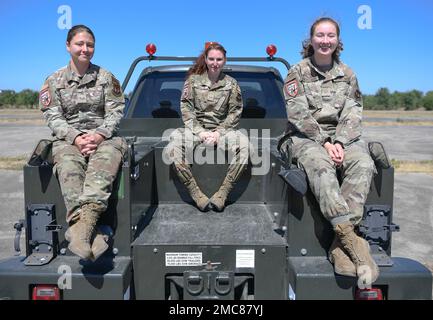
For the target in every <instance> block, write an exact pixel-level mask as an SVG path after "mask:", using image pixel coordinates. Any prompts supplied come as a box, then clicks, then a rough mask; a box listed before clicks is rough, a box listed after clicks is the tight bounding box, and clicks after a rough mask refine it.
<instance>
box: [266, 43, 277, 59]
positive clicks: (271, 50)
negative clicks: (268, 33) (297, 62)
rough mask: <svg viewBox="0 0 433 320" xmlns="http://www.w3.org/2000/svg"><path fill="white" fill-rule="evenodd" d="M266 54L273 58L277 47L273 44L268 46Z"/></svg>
mask: <svg viewBox="0 0 433 320" xmlns="http://www.w3.org/2000/svg"><path fill="white" fill-rule="evenodd" d="M266 53H267V54H268V55H269V56H271V57H273V56H274V55H275V54H276V53H277V47H276V46H274V45H273V44H270V45H269V46H267V47H266Z"/></svg>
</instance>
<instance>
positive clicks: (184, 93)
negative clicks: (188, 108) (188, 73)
mask: <svg viewBox="0 0 433 320" xmlns="http://www.w3.org/2000/svg"><path fill="white" fill-rule="evenodd" d="M188 96H189V81H185V84H184V85H183V91H182V98H181V99H182V100H183V99H188Z"/></svg>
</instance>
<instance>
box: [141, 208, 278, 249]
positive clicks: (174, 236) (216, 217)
mask: <svg viewBox="0 0 433 320" xmlns="http://www.w3.org/2000/svg"><path fill="white" fill-rule="evenodd" d="M274 229H275V225H274V222H273V218H272V214H271V212H270V211H269V209H268V207H267V206H266V205H265V204H260V203H252V204H232V205H229V206H227V207H226V209H225V210H224V211H223V212H215V211H212V210H210V211H208V212H201V211H199V210H198V209H197V208H196V207H194V206H193V205H190V204H177V203H176V204H160V205H158V206H157V207H156V210H155V212H154V214H153V217H152V220H151V221H150V223H149V225H148V226H147V227H146V228H145V229H144V231H143V232H142V233H141V235H140V236H139V237H138V238H137V239H136V241H135V243H140V244H144V243H146V244H176V245H180V244H204V245H208V244H209V245H210V244H212V245H234V244H249V245H265V244H266V245H285V239H284V238H283V237H281V236H280V235H278V234H277V233H276V232H275V231H274Z"/></svg>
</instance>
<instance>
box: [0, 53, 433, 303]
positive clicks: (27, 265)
mask: <svg viewBox="0 0 433 320" xmlns="http://www.w3.org/2000/svg"><path fill="white" fill-rule="evenodd" d="M155 50H156V48H155V46H154V45H148V46H147V51H148V55H146V56H142V57H139V58H137V59H136V60H135V61H134V62H133V64H132V65H131V67H130V69H129V72H128V74H127V76H126V78H125V80H124V82H123V86H122V87H123V89H125V88H126V86H127V84H128V82H129V80H130V78H131V75H132V73H133V72H134V70H135V69H136V66H137V65H138V63H139V62H141V61H148V62H152V61H163V65H160V66H151V67H146V68H144V69H143V70H142V71H141V74H140V75H139V77H138V80H137V83H136V84H135V86H134V89H133V91H132V93H131V94H130V96H129V98H128V102H127V108H126V111H125V116H124V119H122V121H121V124H120V135H121V136H124V137H125V139H127V141H128V153H127V155H126V156H125V158H124V161H123V164H122V167H121V168H120V170H119V173H118V177H117V179H116V181H115V185H114V191H113V194H112V196H111V198H110V202H109V208H108V210H107V212H105V214H104V215H103V216H102V218H101V219H100V220H101V221H99V225H98V227H99V228H100V229H101V230H103V231H104V232H105V233H106V234H109V235H110V237H109V244H110V249H109V250H108V251H107V252H106V253H105V254H104V255H103V256H102V257H100V258H99V259H98V260H96V261H95V262H91V261H83V260H80V258H78V257H77V256H75V255H73V254H72V253H70V252H69V251H68V250H67V242H66V241H65V237H64V233H65V231H66V229H67V224H66V222H65V214H66V209H65V206H64V202H63V198H62V194H61V191H60V188H59V184H58V181H57V179H56V176H55V175H54V174H53V164H52V158H51V154H50V148H49V146H50V143H49V141H48V140H43V141H41V142H40V143H39V144H38V146H37V147H36V148H35V152H34V153H33V154H32V157H31V158H30V160H29V162H28V163H27V164H26V165H25V166H24V169H23V170H24V195H25V204H24V206H25V210H24V219H22V220H20V221H19V222H17V223H16V224H15V226H14V227H15V229H16V238H15V244H14V245H15V249H16V250H17V252H20V246H19V245H20V237H21V233H23V230H25V232H24V233H25V234H24V235H23V237H24V238H25V255H20V256H15V257H12V258H9V259H6V260H3V261H0V298H1V299H45V300H56V299H64V300H69V299H144V300H148V299H161V300H164V299H171V300H192V299H193V300H198V299H206V300H209V299H222V300H250V299H364V300H380V299H390V300H391V299H431V298H432V297H431V295H432V275H431V273H430V272H429V271H428V269H426V268H425V267H424V266H423V265H422V264H420V263H419V262H417V261H414V260H411V259H407V258H395V257H392V250H391V249H392V248H391V247H392V246H391V244H392V241H391V240H392V232H393V231H398V226H396V225H395V224H393V222H392V221H393V219H392V217H393V190H394V169H393V168H392V167H391V166H388V165H383V163H379V162H378V163H377V171H378V173H377V174H376V175H375V176H374V178H373V182H372V184H371V191H370V194H369V196H368V200H367V203H366V204H365V210H364V211H365V214H364V217H363V220H362V223H361V225H360V227H359V231H360V233H361V235H362V236H363V237H364V238H365V239H367V240H368V242H369V243H370V246H371V248H372V251H373V255H374V258H375V260H376V262H377V263H378V265H379V266H380V277H379V279H378V280H377V281H376V282H375V283H374V284H373V286H372V287H371V288H363V287H362V286H358V283H357V280H356V279H355V278H351V277H345V276H340V275H336V274H335V273H334V272H333V267H332V265H331V263H330V262H329V261H328V259H327V251H328V248H329V246H330V245H331V242H332V239H333V231H332V228H331V226H330V224H329V223H328V222H327V221H326V220H325V219H324V218H323V216H322V214H321V213H320V210H319V207H318V204H317V203H316V200H315V199H314V196H313V195H312V193H311V192H310V191H309V190H308V185H307V181H306V178H305V174H304V173H303V172H302V170H300V169H299V168H297V167H296V165H295V164H293V163H292V162H291V160H290V159H285V158H282V156H281V155H280V153H279V152H278V151H277V143H278V138H279V137H280V135H281V134H282V133H283V132H284V129H285V127H286V124H287V120H286V111H285V102H284V97H283V93H282V88H283V80H282V77H281V75H280V73H279V71H278V70H277V69H276V68H274V67H272V66H271V65H275V64H277V63H278V64H280V63H282V64H283V65H284V66H285V67H286V68H287V69H289V67H290V64H289V63H288V62H287V61H285V60H284V59H282V58H278V57H275V52H276V48H275V47H274V46H269V47H268V48H267V53H268V56H265V57H252V58H251V57H250V58H241V57H239V58H235V57H229V58H228V64H227V65H226V66H225V69H224V72H225V73H226V74H229V75H231V76H232V77H234V78H235V79H237V81H238V83H239V85H240V87H241V90H242V96H243V101H244V110H243V113H242V119H241V121H240V128H241V129H242V130H245V131H244V132H245V133H247V134H248V135H249V138H250V141H251V144H252V146H253V148H254V157H253V156H252V157H251V161H250V163H249V165H248V168H247V170H246V172H245V173H244V174H243V176H242V178H241V180H240V181H239V182H238V184H237V185H236V187H235V189H234V190H233V192H232V193H231V194H230V198H229V203H228V206H227V207H226V209H225V210H224V211H223V212H215V211H212V210H211V211H208V212H201V211H199V210H198V209H197V208H196V207H195V206H194V205H193V202H192V199H191V198H190V197H189V195H188V193H187V191H186V189H185V188H184V187H183V185H182V183H180V181H179V180H178V179H177V177H176V174H175V173H174V171H173V170H172V167H171V166H170V165H169V164H167V163H166V162H165V161H163V156H162V154H163V150H164V147H165V146H166V145H167V142H168V141H167V136H168V132H170V130H172V129H175V128H179V127H182V126H183V123H182V120H181V114H180V106H179V105H180V97H181V90H182V87H183V83H184V81H185V78H186V71H187V70H188V68H189V67H190V64H173V62H172V64H171V65H169V64H166V63H165V61H174V62H175V63H179V61H180V62H182V61H187V62H189V63H190V62H191V61H194V60H195V57H161V56H156V55H155ZM233 62H242V63H238V64H233ZM264 64H266V65H265V66H263V65H264ZM199 148H201V146H199V147H198V149H199ZM212 151H213V150H212V149H211V150H209V149H206V150H200V152H203V154H207V153H209V154H210V155H211V158H210V159H212V156H213V157H215V156H216V155H215V154H213V153H212ZM224 156H226V154H224V155H223V157H224ZM211 162H212V161H204V162H203V161H202V162H200V163H199V162H198V161H195V162H194V164H193V165H192V170H193V173H194V176H195V177H196V179H197V182H198V184H199V186H200V187H201V188H202V190H203V191H204V192H205V193H206V194H208V195H211V194H213V192H215V191H216V190H217V188H218V186H219V185H220V183H221V181H222V179H223V178H224V176H225V173H226V170H227V164H226V163H211Z"/></svg>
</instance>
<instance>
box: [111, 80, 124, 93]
mask: <svg viewBox="0 0 433 320" xmlns="http://www.w3.org/2000/svg"><path fill="white" fill-rule="evenodd" d="M111 81H112V82H113V90H112V93H113V95H114V96H115V97H120V96H121V95H122V89H120V83H119V80H117V79H116V78H115V77H114V76H111Z"/></svg>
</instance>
